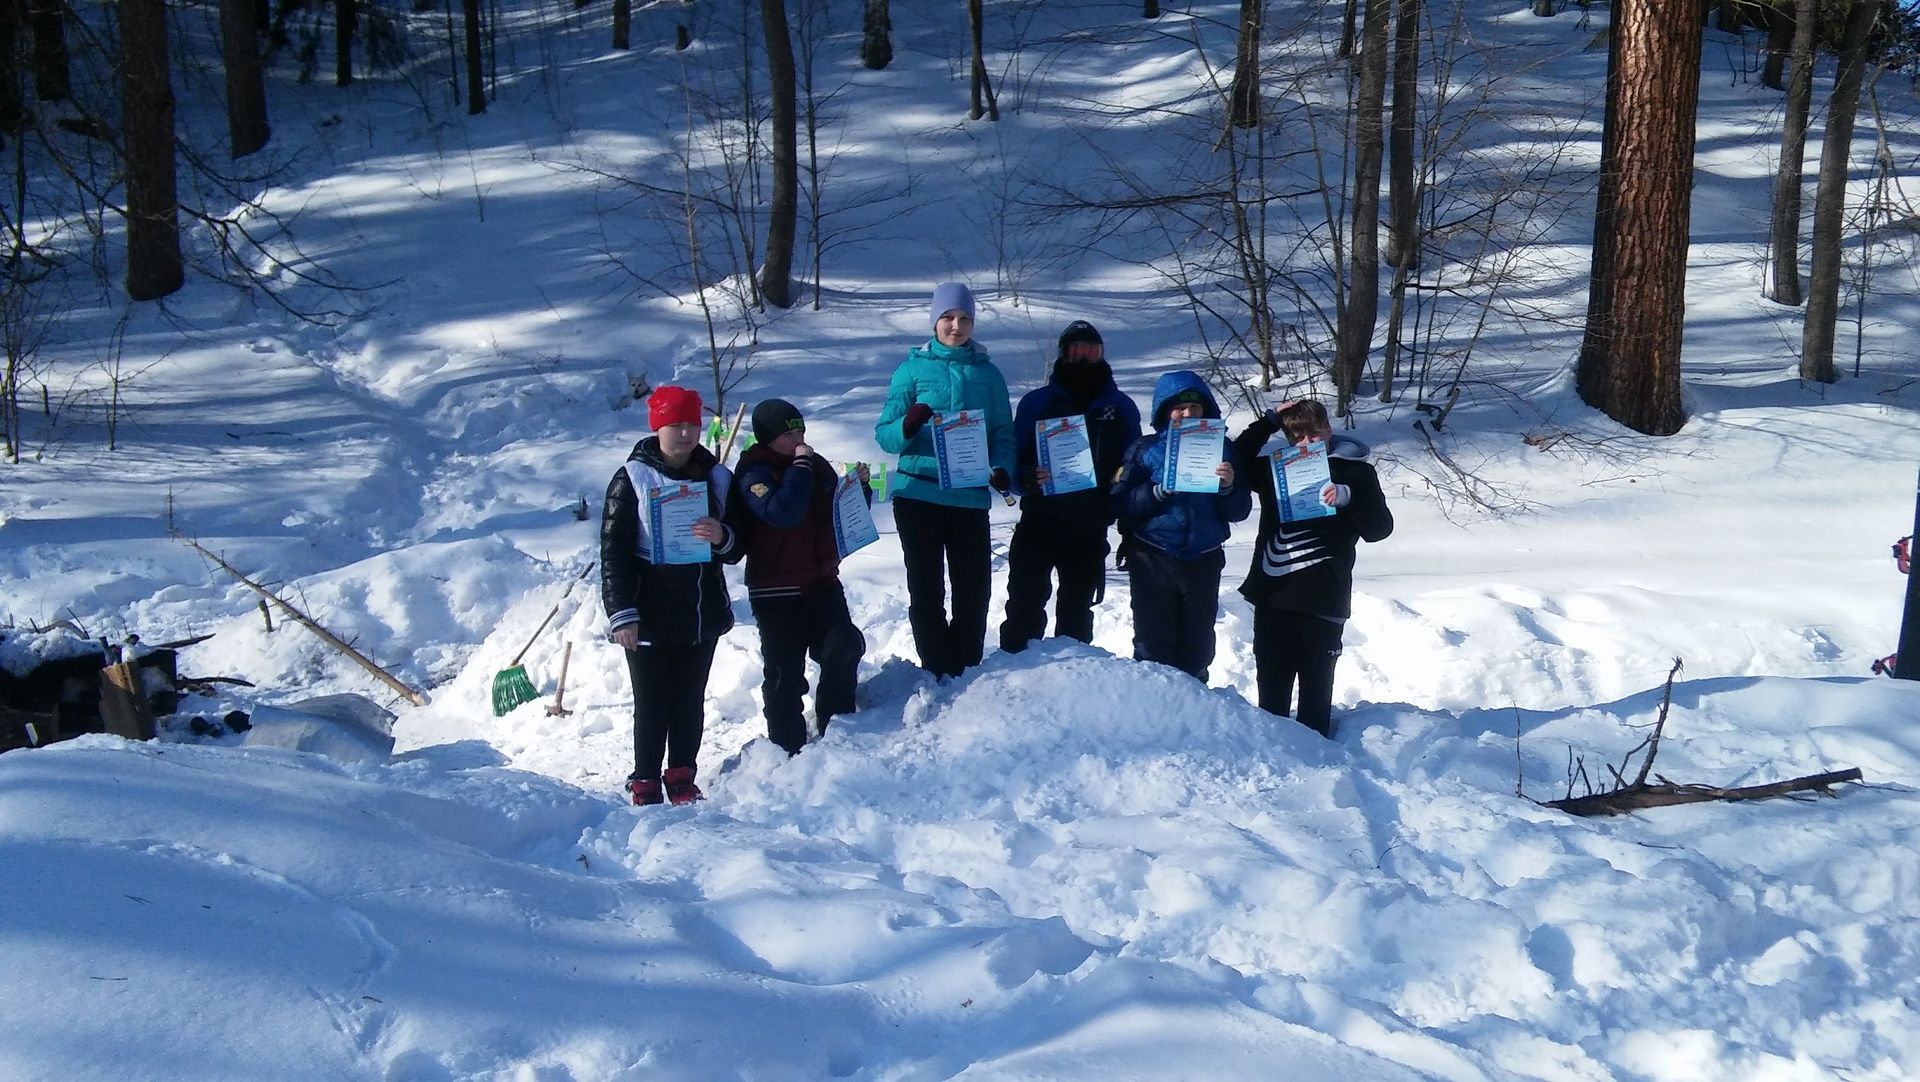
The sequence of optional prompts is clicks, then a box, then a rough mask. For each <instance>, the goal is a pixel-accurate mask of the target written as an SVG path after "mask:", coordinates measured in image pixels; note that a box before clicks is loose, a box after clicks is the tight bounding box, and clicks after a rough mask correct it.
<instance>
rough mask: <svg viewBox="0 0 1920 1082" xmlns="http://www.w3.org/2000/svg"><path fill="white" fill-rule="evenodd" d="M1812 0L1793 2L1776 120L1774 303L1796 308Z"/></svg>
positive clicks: (1808, 108)
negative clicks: (1789, 59) (1788, 58)
mask: <svg viewBox="0 0 1920 1082" xmlns="http://www.w3.org/2000/svg"><path fill="white" fill-rule="evenodd" d="M1818 18H1819V14H1818V5H1817V3H1816V0H1796V2H1795V4H1794V12H1793V44H1792V47H1791V48H1792V54H1793V64H1792V67H1791V68H1790V69H1789V74H1788V82H1787V99H1786V102H1785V104H1784V109H1785V112H1784V115H1783V117H1782V119H1781V121H1780V167H1779V169H1778V171H1777V172H1776V173H1775V175H1774V180H1773V227H1772V231H1771V237H1770V248H1771V253H1772V258H1773V300H1774V301H1775V302H1776V303H1779V304H1787V305H1795V306H1798V305H1799V304H1800V303H1801V302H1802V301H1803V300H1804V299H1805V298H1804V297H1803V296H1802V295H1801V293H1800V187H1801V184H1802V183H1803V182H1804V181H1805V177H1806V158H1807V115H1808V113H1810V112H1811V111H1812V108H1813V34H1814V24H1815V23H1816V22H1817V21H1818Z"/></svg>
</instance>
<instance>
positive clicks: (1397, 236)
mask: <svg viewBox="0 0 1920 1082" xmlns="http://www.w3.org/2000/svg"><path fill="white" fill-rule="evenodd" d="M1420 4H1421V0H1397V3H1396V8H1397V10H1396V11H1395V13H1394V24H1393V122H1392V125H1391V126H1390V128H1389V134H1388V139H1387V261H1388V262H1389V263H1392V264H1393V265H1394V266H1396V267H1398V266H1407V267H1411V266H1414V265H1416V264H1417V263H1418V261H1419V253H1420V239H1419V238H1418V237H1417V236H1415V235H1414V231H1415V225H1414V222H1415V220H1416V213H1415V212H1416V211H1417V209H1418V206H1417V203H1418V199H1419V192H1417V191H1416V190H1415V189H1414V184H1413V129H1414V121H1415V119H1416V116H1417V113H1418V107H1419V104H1420Z"/></svg>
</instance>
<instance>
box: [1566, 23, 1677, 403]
mask: <svg viewBox="0 0 1920 1082" xmlns="http://www.w3.org/2000/svg"><path fill="white" fill-rule="evenodd" d="M1612 19H1613V24H1612V27H1611V33H1610V34H1609V35H1608V37H1609V39H1610V41H1609V45H1608V58H1607V107H1606V108H1607V112H1606V124H1605V128H1604V131H1603V133H1602V136H1601V144H1600V186H1599V192H1598V195H1597V197H1596V200H1595V207H1594V222H1593V271H1592V274H1591V276H1590V279H1589V285H1588V296H1587V327H1586V334H1585V337H1584V339H1583V340H1582V342H1581V344H1580V365H1579V387H1580V397H1581V398H1582V399H1583V400H1584V401H1585V402H1586V403H1587V404H1588V405H1590V406H1593V407H1595V408H1596V409H1599V410H1601V411H1603V412H1604V413H1606V415H1607V416H1609V417H1611V418H1613V419H1614V420H1616V421H1618V422H1620V423H1621V424H1624V425H1626V426H1627V427H1629V428H1632V429H1635V430H1637V431H1640V432H1645V433H1648V434H1650V435H1656V436H1665V435H1671V434H1672V433H1674V432H1677V431H1679V430H1680V426H1681V425H1682V424H1684V423H1685V422H1686V412H1685V409H1684V407H1683V406H1682V405H1681V402H1680V345H1681V330H1682V325H1683V323H1684V320H1685V317H1686V285H1687V241H1688V225H1689V219H1690V214H1691V210H1692V198H1693V140H1694V122H1695V117H1696V114H1697V111H1698V107H1699V102H1700V45H1701V34H1702V27H1701V25H1700V19H1699V18H1698V12H1697V11H1695V10H1693V9H1689V8H1687V7H1686V6H1685V5H1680V4H1674V3H1671V2H1670V0H1618V2H1616V3H1615V4H1614V5H1613V15H1612Z"/></svg>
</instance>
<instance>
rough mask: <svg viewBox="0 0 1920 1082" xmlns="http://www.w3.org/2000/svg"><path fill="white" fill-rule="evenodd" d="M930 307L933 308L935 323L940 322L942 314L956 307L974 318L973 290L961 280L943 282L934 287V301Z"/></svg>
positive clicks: (970, 317) (969, 317) (968, 316)
mask: <svg viewBox="0 0 1920 1082" xmlns="http://www.w3.org/2000/svg"><path fill="white" fill-rule="evenodd" d="M928 307H929V308H930V309H931V315H932V318H933V322H935V323H938V322H940V317H941V316H944V315H946V314H947V313H948V312H951V311H953V310H954V309H956V308H958V309H959V310H961V311H962V312H965V313H966V314H967V318H968V319H972V318H973V291H972V290H970V289H968V288H967V287H966V286H963V285H961V284H960V283H959V282H942V283H940V284H939V285H937V286H934V287H933V303H932V304H931V305H929V306H928Z"/></svg>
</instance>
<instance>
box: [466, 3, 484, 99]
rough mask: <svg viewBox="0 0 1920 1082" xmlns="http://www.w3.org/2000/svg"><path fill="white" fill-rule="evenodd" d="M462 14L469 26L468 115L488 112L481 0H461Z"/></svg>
mask: <svg viewBox="0 0 1920 1082" xmlns="http://www.w3.org/2000/svg"><path fill="white" fill-rule="evenodd" d="M460 14H461V17H462V18H463V19H465V20H466V24H467V115H468V116H479V115H480V114H481V113H484V112H486V111H487V83H486V77H485V73H484V71H483V66H482V65H481V63H480V0H460Z"/></svg>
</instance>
